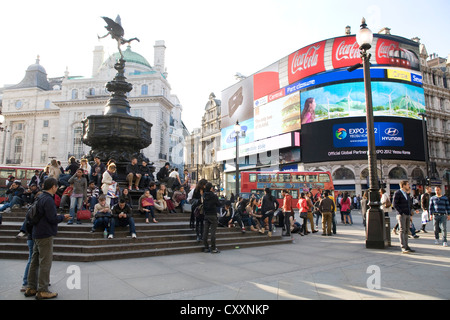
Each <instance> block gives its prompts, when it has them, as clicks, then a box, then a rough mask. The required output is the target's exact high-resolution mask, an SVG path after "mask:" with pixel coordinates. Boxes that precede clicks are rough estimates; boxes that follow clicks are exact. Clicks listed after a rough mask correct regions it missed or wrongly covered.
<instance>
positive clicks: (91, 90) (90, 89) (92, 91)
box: [89, 88, 95, 96]
mask: <svg viewBox="0 0 450 320" xmlns="http://www.w3.org/2000/svg"><path fill="white" fill-rule="evenodd" d="M89 95H90V96H95V89H94V88H89Z"/></svg>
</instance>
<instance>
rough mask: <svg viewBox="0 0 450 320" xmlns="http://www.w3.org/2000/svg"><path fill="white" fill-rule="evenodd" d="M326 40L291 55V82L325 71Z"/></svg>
mask: <svg viewBox="0 0 450 320" xmlns="http://www.w3.org/2000/svg"><path fill="white" fill-rule="evenodd" d="M324 51H325V41H322V42H318V43H315V44H313V45H310V46H308V47H306V48H303V49H300V50H298V51H297V52H295V53H293V54H291V55H290V56H289V66H290V67H289V83H294V82H296V81H298V80H300V79H302V78H305V77H307V76H309V75H312V74H314V73H318V72H322V71H325V67H324Z"/></svg>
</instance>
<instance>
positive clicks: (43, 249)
mask: <svg viewBox="0 0 450 320" xmlns="http://www.w3.org/2000/svg"><path fill="white" fill-rule="evenodd" d="M57 190H58V181H57V180H56V179H55V178H47V179H46V180H45V182H44V190H43V192H42V195H40V196H39V199H36V201H37V204H36V217H35V218H33V219H32V224H33V231H32V238H33V240H34V247H33V255H32V256H31V263H30V268H29V271H28V288H27V289H26V291H25V296H26V297H31V296H36V299H51V298H55V297H56V296H57V295H58V294H57V293H52V292H49V291H48V285H49V283H50V269H51V267H52V261H53V238H54V236H56V233H57V231H58V223H60V222H62V221H63V220H64V219H68V218H69V217H70V214H65V215H57V214H56V205H55V200H54V195H55V193H56V191H57Z"/></svg>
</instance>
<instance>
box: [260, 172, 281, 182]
mask: <svg viewBox="0 0 450 320" xmlns="http://www.w3.org/2000/svg"><path fill="white" fill-rule="evenodd" d="M276 181H277V175H276V174H264V173H260V174H258V182H276Z"/></svg>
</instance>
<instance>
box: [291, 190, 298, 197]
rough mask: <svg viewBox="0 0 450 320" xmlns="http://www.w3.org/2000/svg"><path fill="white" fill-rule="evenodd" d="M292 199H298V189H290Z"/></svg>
mask: <svg viewBox="0 0 450 320" xmlns="http://www.w3.org/2000/svg"><path fill="white" fill-rule="evenodd" d="M291 196H292V199H298V190H291Z"/></svg>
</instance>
